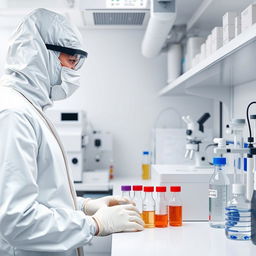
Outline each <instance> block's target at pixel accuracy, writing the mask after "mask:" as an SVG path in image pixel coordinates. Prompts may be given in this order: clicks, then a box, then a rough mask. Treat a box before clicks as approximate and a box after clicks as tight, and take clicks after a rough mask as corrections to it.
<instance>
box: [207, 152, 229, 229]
mask: <svg viewBox="0 0 256 256" xmlns="http://www.w3.org/2000/svg"><path fill="white" fill-rule="evenodd" d="M213 164H214V166H215V169H214V173H213V175H212V177H211V179H210V181H209V224H210V226H211V227H213V228H224V227H225V207H226V204H227V201H228V185H229V179H228V176H227V175H226V174H225V171H224V168H223V167H224V166H225V165H226V158H224V157H215V158H213Z"/></svg>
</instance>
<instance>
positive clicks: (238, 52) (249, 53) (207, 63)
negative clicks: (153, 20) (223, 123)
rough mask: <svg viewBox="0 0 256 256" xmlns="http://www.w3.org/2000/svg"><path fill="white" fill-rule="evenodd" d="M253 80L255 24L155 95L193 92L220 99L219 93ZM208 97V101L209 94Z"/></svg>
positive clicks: (255, 63)
mask: <svg viewBox="0 0 256 256" xmlns="http://www.w3.org/2000/svg"><path fill="white" fill-rule="evenodd" d="M254 80H256V24H255V25H253V26H252V27H251V28H249V29H248V30H246V31H244V32H243V33H242V34H240V35H239V36H238V37H236V38H234V39H233V40H232V41H230V42H229V43H228V44H226V45H224V46H223V47H221V48H220V49H219V50H218V51H216V52H215V53H214V54H213V55H211V56H210V57H208V58H207V59H205V60H204V61H202V62H200V63H199V64H198V65H197V66H195V67H194V68H192V69H190V70H189V71H187V72H186V73H184V74H183V75H181V76H180V77H178V78H177V79H176V80H174V81H173V82H171V83H169V84H168V85H167V86H166V87H164V88H163V89H162V90H161V91H160V92H159V95H161V96H173V95H184V94H193V92H195V93H194V94H197V95H200V94H201V95H202V96H207V95H206V94H212V93H214V92H216V97H217V98H219V99H220V100H222V98H221V97H222V96H223V94H221V92H224V91H225V92H226V91H227V90H230V88H231V86H237V85H241V84H244V83H247V82H251V81H254ZM255 86H256V84H255ZM204 94H205V95H204ZM224 94H225V93H224ZM208 96H210V97H209V98H211V95H208ZM216 97H212V98H216Z"/></svg>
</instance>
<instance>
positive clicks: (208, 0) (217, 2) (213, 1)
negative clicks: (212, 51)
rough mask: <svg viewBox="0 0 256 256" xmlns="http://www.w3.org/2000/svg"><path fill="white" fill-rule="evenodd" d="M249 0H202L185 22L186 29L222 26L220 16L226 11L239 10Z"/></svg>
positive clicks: (245, 5)
mask: <svg viewBox="0 0 256 256" xmlns="http://www.w3.org/2000/svg"><path fill="white" fill-rule="evenodd" d="M251 3H252V1H251V0H224V1H223V0H203V1H202V3H201V4H200V6H199V7H198V8H197V10H196V12H195V13H194V15H193V16H192V17H191V19H190V20H189V21H188V23H187V31H193V30H195V31H197V32H198V33H202V32H205V31H207V32H209V31H211V30H212V28H213V27H212V26H213V24H214V25H215V26H222V16H223V15H224V14H225V13H226V12H227V11H236V12H241V11H242V10H244V9H245V8H246V7H247V6H248V5H250V4H251Z"/></svg>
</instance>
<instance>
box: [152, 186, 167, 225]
mask: <svg viewBox="0 0 256 256" xmlns="http://www.w3.org/2000/svg"><path fill="white" fill-rule="evenodd" d="M156 192H157V198H156V211H155V227H157V228H165V227H167V226H168V201H167V198H166V186H157V187H156Z"/></svg>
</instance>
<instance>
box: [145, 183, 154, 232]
mask: <svg viewBox="0 0 256 256" xmlns="http://www.w3.org/2000/svg"><path fill="white" fill-rule="evenodd" d="M144 192H145V193H144V199H143V203H142V219H143V221H144V223H145V226H144V227H145V228H154V227H155V200H154V198H153V192H154V187H153V186H145V187H144Z"/></svg>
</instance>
